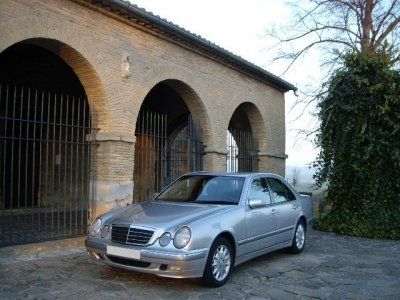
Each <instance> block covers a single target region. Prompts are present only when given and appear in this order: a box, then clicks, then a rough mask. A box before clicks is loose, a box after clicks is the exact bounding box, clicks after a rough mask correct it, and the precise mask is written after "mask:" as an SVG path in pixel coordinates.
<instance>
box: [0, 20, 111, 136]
mask: <svg viewBox="0 0 400 300" xmlns="http://www.w3.org/2000/svg"><path fill="white" fill-rule="evenodd" d="M0 27H1V28H2V38H1V39H0V53H1V52H2V51H4V50H5V49H7V48H9V47H10V46H12V45H14V44H16V43H19V42H24V41H30V42H32V43H34V44H35V45H38V46H42V45H41V42H45V41H51V44H53V47H51V48H48V44H47V43H43V47H44V48H46V49H48V50H50V51H53V52H54V53H55V54H57V55H58V56H59V57H60V58H61V59H63V60H64V61H65V62H66V63H67V64H68V65H69V66H70V67H71V68H72V70H73V71H74V72H75V74H76V75H77V76H78V78H79V80H80V81H81V83H82V86H83V87H84V89H85V92H86V95H87V97H88V101H89V105H90V108H91V112H92V125H93V126H95V127H98V128H100V129H101V130H102V131H107V130H109V126H110V116H109V113H108V112H109V109H108V103H107V100H106V99H107V98H106V92H105V89H104V85H103V83H102V80H101V78H100V77H99V74H98V72H96V70H98V69H100V68H101V66H102V65H105V61H104V60H103V59H102V57H101V56H100V55H99V54H98V52H97V50H96V49H95V47H93V44H92V43H90V40H91V39H90V38H89V37H87V36H85V34H84V32H85V30H84V29H82V28H79V27H78V26H77V25H74V24H70V23H68V24H66V23H61V22H59V21H57V20H54V19H50V18H38V17H35V16H30V17H21V18H14V19H12V20H8V21H5V22H1V23H0ZM77 32H80V34H77ZM54 45H57V47H54ZM101 69H107V68H101Z"/></svg>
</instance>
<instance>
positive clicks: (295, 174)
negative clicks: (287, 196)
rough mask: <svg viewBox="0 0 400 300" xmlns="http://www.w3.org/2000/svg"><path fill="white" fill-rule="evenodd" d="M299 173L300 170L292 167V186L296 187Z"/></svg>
mask: <svg viewBox="0 0 400 300" xmlns="http://www.w3.org/2000/svg"><path fill="white" fill-rule="evenodd" d="M300 173H301V170H300V169H299V168H294V169H293V172H292V183H293V186H294V187H296V186H297V185H298V184H299V182H300Z"/></svg>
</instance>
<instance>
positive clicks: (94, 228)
mask: <svg viewBox="0 0 400 300" xmlns="http://www.w3.org/2000/svg"><path fill="white" fill-rule="evenodd" d="M100 229H101V219H100V218H97V219H96V220H94V222H93V223H92V225H91V226H90V235H91V236H96V235H98V234H99V232H100Z"/></svg>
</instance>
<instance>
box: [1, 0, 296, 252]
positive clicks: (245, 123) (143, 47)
mask: <svg viewBox="0 0 400 300" xmlns="http://www.w3.org/2000/svg"><path fill="white" fill-rule="evenodd" d="M289 90H295V87H294V86H292V85H291V84H289V83H287V82H285V81H284V80H282V79H280V78H278V77H276V76H274V75H273V74H271V73H269V72H267V71H265V70H263V69H261V68H259V67H257V66H255V65H253V64H251V63H249V62H247V61H245V60H243V59H242V58H240V57H238V56H235V55H234V54H232V53H230V52H228V51H226V50H224V49H222V48H220V47H218V46H216V45H215V44H212V43H210V42H209V41H207V40H205V39H203V38H201V37H200V36H197V35H195V34H192V33H190V32H188V31H186V30H184V29H182V28H180V27H178V26H176V25H174V24H172V23H169V22H168V21H166V20H164V19H161V18H159V17H157V16H155V15H153V14H151V13H148V12H146V11H144V10H142V9H140V8H138V7H136V6H134V5H131V4H129V3H127V2H124V1H122V0H2V1H1V2H0V171H1V174H0V209H1V211H0V246H1V245H3V246H4V245H11V244H19V243H27V242H33V241H41V240H48V239H56V238H65V237H71V236H77V235H82V234H85V232H86V228H87V224H88V222H89V221H90V220H91V219H93V217H94V216H95V215H98V214H101V213H103V212H105V211H107V210H110V209H112V208H115V207H119V206H122V205H126V204H128V203H131V202H132V201H143V200H145V199H147V198H148V197H150V196H151V195H152V193H154V192H157V191H159V190H160V189H161V188H162V187H163V186H164V185H165V184H167V183H168V182H170V181H171V180H173V179H174V178H176V177H177V176H179V175H181V174H183V173H186V172H189V171H196V170H212V171H257V170H259V171H268V172H275V173H279V174H282V175H284V170H285V158H286V155H285V99H284V94H285V92H287V91H289Z"/></svg>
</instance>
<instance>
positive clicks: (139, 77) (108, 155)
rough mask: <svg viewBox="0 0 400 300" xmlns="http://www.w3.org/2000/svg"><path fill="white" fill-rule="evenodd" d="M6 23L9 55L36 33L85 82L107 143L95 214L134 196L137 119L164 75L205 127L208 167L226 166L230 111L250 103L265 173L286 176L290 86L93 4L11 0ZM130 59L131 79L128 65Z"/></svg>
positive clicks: (97, 166) (0, 6) (102, 148)
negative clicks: (269, 82) (281, 88)
mask: <svg viewBox="0 0 400 300" xmlns="http://www.w3.org/2000/svg"><path fill="white" fill-rule="evenodd" d="M0 28H1V32H0V52H1V51H3V50H5V49H6V48H8V47H10V46H11V45H13V44H15V43H18V42H21V41H26V40H30V39H33V40H32V42H33V43H35V44H36V45H40V46H43V47H45V48H47V49H49V50H51V51H53V52H55V53H56V54H58V55H59V56H60V57H61V58H62V59H64V61H65V62H66V63H67V64H69V65H70V66H71V67H72V69H73V70H74V71H75V73H76V74H77V76H78V77H79V79H80V81H81V83H82V85H83V86H84V88H85V91H86V94H87V96H88V100H89V103H90V108H91V111H92V118H93V124H92V125H93V126H94V127H97V128H98V129H99V130H98V131H96V134H93V135H92V136H91V137H90V138H91V139H92V140H95V141H96V143H97V144H98V146H96V148H95V151H94V156H93V166H94V177H93V180H95V181H96V184H95V185H94V186H96V191H95V193H94V195H95V198H96V202H95V207H94V210H95V211H94V214H99V213H101V212H104V211H105V210H108V209H110V208H113V207H116V206H119V205H124V204H125V203H127V202H130V201H131V199H132V188H133V180H132V178H133V168H134V149H135V147H134V143H135V135H134V133H135V124H136V118H137V116H138V113H139V110H140V107H141V104H142V102H143V100H144V98H145V96H146V95H147V93H148V92H149V91H150V90H151V88H152V87H154V86H155V85H156V84H157V83H159V82H161V81H163V80H170V79H172V81H170V84H171V86H172V87H173V88H174V89H175V90H176V91H177V92H178V93H180V95H181V96H182V98H183V100H184V101H185V103H186V104H187V106H188V108H189V109H190V111H191V113H192V114H193V116H194V118H196V119H197V120H199V121H200V122H201V123H202V124H203V139H204V142H205V144H206V145H207V149H206V152H207V155H205V157H204V167H205V169H207V170H215V171H217V170H218V171H223V170H225V168H226V157H225V153H226V130H227V128H228V124H229V121H230V117H231V116H232V114H233V112H234V111H235V109H236V108H237V107H238V106H239V105H240V104H241V103H243V102H248V103H249V110H248V115H249V117H250V118H251V122H252V127H253V131H255V135H256V136H257V138H258V139H259V144H260V154H261V160H260V167H259V170H260V171H270V172H276V173H279V174H281V175H284V167H285V159H284V158H283V157H284V152H285V116H284V111H285V109H284V108H285V103H284V95H283V93H282V92H281V91H279V90H277V89H275V88H273V87H270V86H268V85H266V84H265V83H262V82H260V81H258V80H256V79H254V78H251V77H248V76H246V75H244V74H242V73H240V72H238V71H236V70H234V69H232V68H230V67H228V66H226V65H223V64H221V63H218V62H216V61H214V60H212V59H210V58H207V57H205V56H203V55H201V54H198V53H196V52H194V51H191V50H190V49H187V48H185V47H182V46H180V45H178V44H176V43H173V42H171V41H167V40H165V39H164V38H161V37H157V36H154V35H152V34H150V33H148V32H145V31H143V30H142V29H141V28H138V27H137V26H136V25H133V24H129V22H128V21H126V20H124V19H122V18H121V17H118V16H113V15H110V13H109V12H107V11H103V10H101V9H100V8H98V7H96V6H92V5H91V4H88V3H86V2H84V1H68V0H18V1H14V0H2V1H1V2H0ZM44 39H50V41H51V42H49V40H44ZM54 41H56V42H54ZM127 56H128V57H129V61H130V73H129V75H128V76H126V75H127V74H124V72H123V66H124V59H125V60H126V57H127Z"/></svg>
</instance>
